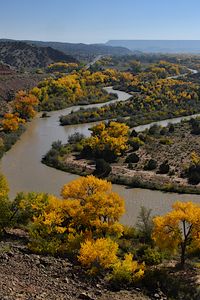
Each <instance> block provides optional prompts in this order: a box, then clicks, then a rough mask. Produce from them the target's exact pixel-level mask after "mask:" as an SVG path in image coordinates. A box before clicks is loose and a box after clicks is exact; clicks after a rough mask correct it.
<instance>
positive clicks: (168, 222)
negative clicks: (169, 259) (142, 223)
mask: <svg viewBox="0 0 200 300" xmlns="http://www.w3.org/2000/svg"><path fill="white" fill-rule="evenodd" d="M172 207H173V210H172V211H171V212H169V213H167V214H166V215H164V216H158V217H156V218H154V219H153V222H154V231H153V239H154V241H155V242H156V244H157V245H158V246H159V247H160V248H162V249H168V250H169V251H171V252H177V251H178V252H180V253H181V265H182V266H183V265H184V263H185V258H186V254H187V250H188V247H189V246H191V245H192V246H193V247H196V248H200V234H199V233H200V206H199V204H194V203H192V202H176V203H174V204H173V206H172Z"/></svg>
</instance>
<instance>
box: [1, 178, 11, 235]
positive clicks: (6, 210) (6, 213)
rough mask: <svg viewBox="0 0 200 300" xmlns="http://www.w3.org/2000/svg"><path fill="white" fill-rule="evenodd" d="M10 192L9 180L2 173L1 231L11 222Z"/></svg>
mask: <svg viewBox="0 0 200 300" xmlns="http://www.w3.org/2000/svg"><path fill="white" fill-rule="evenodd" d="M8 192H9V188H8V184H7V181H6V179H5V177H4V176H3V175H0V233H1V232H2V231H4V229H5V228H6V227H7V226H9V224H10V217H11V202H10V201H9V198H8Z"/></svg>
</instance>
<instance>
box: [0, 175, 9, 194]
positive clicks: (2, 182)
mask: <svg viewBox="0 0 200 300" xmlns="http://www.w3.org/2000/svg"><path fill="white" fill-rule="evenodd" d="M8 193H9V187H8V183H7V180H6V178H5V177H4V176H3V175H2V174H0V198H4V197H7V196H8Z"/></svg>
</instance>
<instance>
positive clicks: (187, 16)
mask: <svg viewBox="0 0 200 300" xmlns="http://www.w3.org/2000/svg"><path fill="white" fill-rule="evenodd" d="M0 38H11V39H21V40H23V39H28V40H43V41H60V42H72V43H79V42H82V43H105V42H106V41H108V40H110V39H148V40H151V39H158V40H165V39H167V40H169V39H172V40H176V39H178V40H181V39H186V40H200V0H0Z"/></svg>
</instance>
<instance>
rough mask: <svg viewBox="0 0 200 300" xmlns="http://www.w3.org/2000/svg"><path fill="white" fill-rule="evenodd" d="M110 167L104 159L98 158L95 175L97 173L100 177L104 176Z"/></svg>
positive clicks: (108, 172) (107, 173)
mask: <svg viewBox="0 0 200 300" xmlns="http://www.w3.org/2000/svg"><path fill="white" fill-rule="evenodd" d="M111 170H112V168H111V166H110V164H109V163H108V162H106V161H105V160H104V159H102V158H100V159H97V160H96V170H95V175H99V176H100V177H106V176H108V175H109V174H110V172H111Z"/></svg>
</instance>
